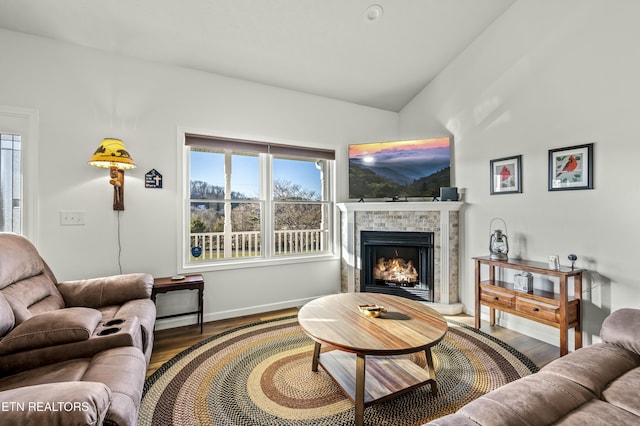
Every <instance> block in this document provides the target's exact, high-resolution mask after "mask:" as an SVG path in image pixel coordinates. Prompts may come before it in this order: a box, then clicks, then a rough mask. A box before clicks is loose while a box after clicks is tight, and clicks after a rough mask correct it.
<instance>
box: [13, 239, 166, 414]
mask: <svg viewBox="0 0 640 426" xmlns="http://www.w3.org/2000/svg"><path fill="white" fill-rule="evenodd" d="M152 286H153V277H152V276H151V275H149V274H124V275H115V276H111V277H104V278H93V279H87V280H78V281H68V282H58V281H57V280H56V278H55V276H54V274H53V273H52V272H51V270H50V269H49V267H48V266H47V264H46V263H45V261H44V260H43V259H42V258H41V257H40V255H39V253H38V251H37V250H36V248H35V247H34V246H33V245H32V244H31V242H29V241H28V240H27V239H26V238H24V237H22V236H20V235H16V234H11V233H0V424H2V425H42V424H47V425H54V424H60V425H71V424H91V425H98V424H107V425H135V424H136V422H137V417H138V407H139V404H140V399H141V397H142V388H143V386H144V379H145V374H146V368H147V366H148V363H149V359H150V357H151V351H152V348H153V327H154V323H155V316H156V309H155V305H154V303H153V302H152V301H151V299H150V296H151V290H152Z"/></svg>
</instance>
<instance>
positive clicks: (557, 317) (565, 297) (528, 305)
mask: <svg viewBox="0 0 640 426" xmlns="http://www.w3.org/2000/svg"><path fill="white" fill-rule="evenodd" d="M473 260H474V261H475V289H476V291H475V327H476V328H478V329H479V328H480V306H481V305H485V306H488V307H489V308H490V309H489V324H490V325H492V326H493V325H495V321H496V313H495V311H496V310H499V311H503V312H507V313H509V314H512V315H517V316H520V317H523V318H527V319H530V320H532V321H536V322H539V323H542V324H546V325H549V326H551V327H555V328H558V329H560V356H563V355H566V354H567V353H569V351H568V347H567V346H568V345H567V343H568V331H569V329H571V328H573V329H574V335H575V342H574V343H575V349H579V348H581V347H582V329H581V328H580V300H581V298H582V273H583V272H584V269H574V268H568V267H564V266H561V267H560V269H551V268H549V266H548V264H547V263H543V262H534V261H530V260H520V259H507V260H494V259H491V258H490V257H489V256H482V257H474V258H473ZM482 265H487V266H488V267H489V278H488V279H485V280H482ZM496 268H504V269H512V270H516V271H526V272H530V273H532V274H538V275H546V276H550V277H557V278H558V280H559V289H558V293H555V292H551V291H543V290H540V289H535V288H534V291H533V293H524V292H521V291H518V290H515V289H514V287H513V283H512V282H505V281H500V280H498V279H497V278H496ZM569 278H573V286H574V288H573V295H571V296H569V292H568V282H569Z"/></svg>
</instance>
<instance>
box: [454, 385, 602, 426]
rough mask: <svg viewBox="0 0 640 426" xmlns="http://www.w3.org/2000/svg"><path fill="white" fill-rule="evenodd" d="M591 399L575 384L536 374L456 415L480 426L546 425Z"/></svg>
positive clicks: (473, 402) (586, 391)
mask: <svg viewBox="0 0 640 426" xmlns="http://www.w3.org/2000/svg"><path fill="white" fill-rule="evenodd" d="M592 399H594V396H593V394H592V393H591V392H589V391H588V390H586V389H585V388H583V387H582V386H580V385H578V384H577V383H574V382H572V381H569V380H566V379H563V378H562V377H557V376H554V375H548V374H544V373H543V372H538V373H536V374H532V375H530V376H525V377H523V378H521V379H518V380H516V381H514V382H511V383H509V384H507V385H504V386H502V387H500V388H498V389H496V390H494V391H492V392H489V393H488V394H486V395H484V396H481V397H480V398H478V399H476V400H474V401H472V402H470V403H469V404H467V405H465V406H464V407H462V408H461V409H460V410H458V414H460V415H463V416H466V417H468V418H470V419H471V420H472V421H475V422H476V423H478V424H481V425H496V426H503V425H509V426H530V425H550V424H553V423H554V422H556V421H558V420H559V419H561V418H562V417H563V416H564V415H565V414H566V413H567V412H570V411H573V410H575V409H576V408H578V407H580V406H581V405H583V404H585V403H586V402H588V401H590V400H592Z"/></svg>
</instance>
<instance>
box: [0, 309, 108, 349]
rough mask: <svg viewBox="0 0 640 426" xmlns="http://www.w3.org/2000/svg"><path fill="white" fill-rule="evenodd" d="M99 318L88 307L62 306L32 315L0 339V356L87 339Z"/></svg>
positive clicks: (97, 313)
mask: <svg viewBox="0 0 640 426" xmlns="http://www.w3.org/2000/svg"><path fill="white" fill-rule="evenodd" d="M101 319H102V314H101V313H100V311H97V310H95V309H91V308H66V309H58V310H55V311H49V312H43V313H41V314H38V315H34V316H32V317H31V318H29V319H27V320H26V321H24V322H23V323H22V324H20V325H18V326H17V327H15V328H14V329H13V330H11V331H10V332H9V333H7V334H6V335H5V336H4V337H3V338H2V340H1V341H0V355H6V354H10V353H15V352H22V351H28V350H33V349H39V348H45V347H50V346H56V345H64V344H68V343H73V342H79V341H83V340H87V339H89V338H90V337H91V335H92V334H93V331H94V330H95V329H96V327H97V326H98V323H99V322H100V320H101Z"/></svg>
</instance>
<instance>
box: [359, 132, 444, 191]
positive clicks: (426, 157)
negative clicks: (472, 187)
mask: <svg viewBox="0 0 640 426" xmlns="http://www.w3.org/2000/svg"><path fill="white" fill-rule="evenodd" d="M446 186H451V137H449V136H445V137H438V138H427V139H415V140H404V141H388V142H374V143H361V144H351V145H349V198H358V199H365V198H369V199H371V198H394V197H399V198H400V199H406V198H409V197H411V198H415V197H421V198H432V197H436V196H439V195H440V187H446Z"/></svg>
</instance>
